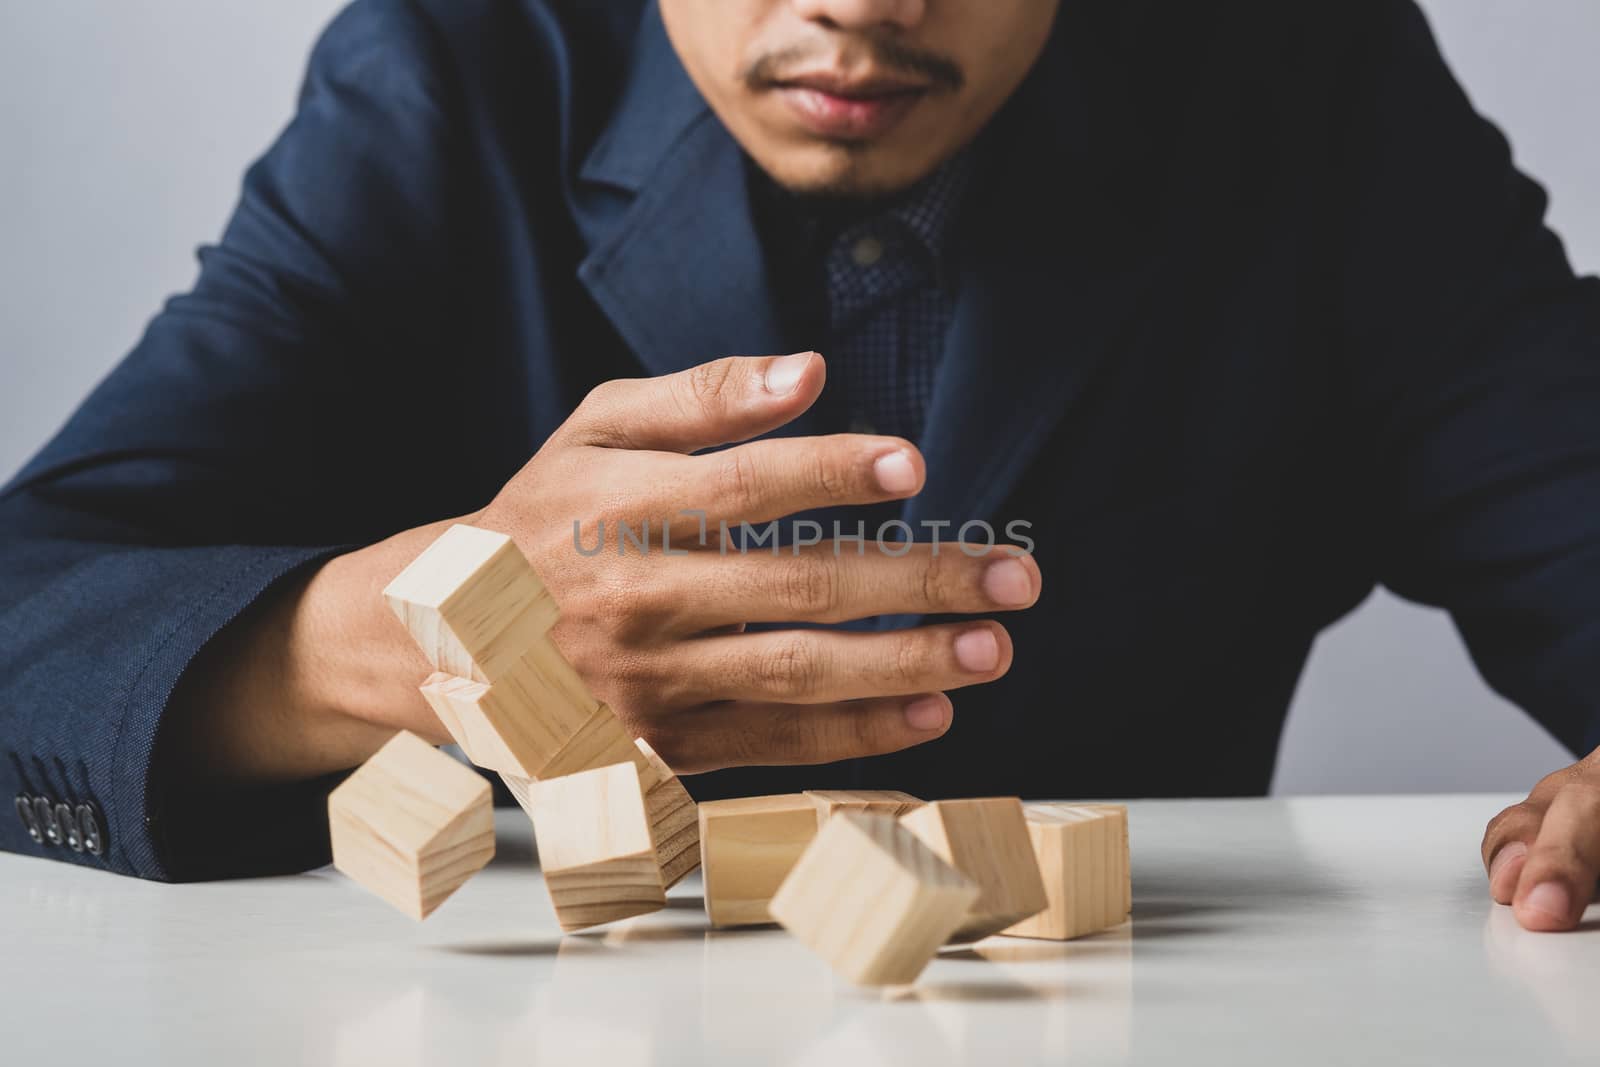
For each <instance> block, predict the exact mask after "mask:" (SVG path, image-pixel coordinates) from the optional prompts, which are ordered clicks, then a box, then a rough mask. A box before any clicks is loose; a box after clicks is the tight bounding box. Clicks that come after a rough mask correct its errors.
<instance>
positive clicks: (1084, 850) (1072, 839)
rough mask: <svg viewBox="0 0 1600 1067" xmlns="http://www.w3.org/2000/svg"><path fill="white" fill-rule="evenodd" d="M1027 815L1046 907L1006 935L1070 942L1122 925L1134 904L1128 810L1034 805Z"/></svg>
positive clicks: (1108, 806) (1116, 806)
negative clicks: (1129, 853)
mask: <svg viewBox="0 0 1600 1067" xmlns="http://www.w3.org/2000/svg"><path fill="white" fill-rule="evenodd" d="M1023 814H1024V817H1025V818H1026V820H1027V825H1028V833H1029V836H1030V837H1031V838H1032V841H1033V850H1034V854H1035V856H1036V857H1037V859H1038V863H1039V873H1040V875H1041V877H1042V878H1043V880H1044V887H1045V897H1046V904H1045V908H1044V910H1043V911H1041V912H1039V914H1037V915H1034V916H1032V917H1030V918H1027V919H1024V920H1022V921H1021V922H1019V923H1017V924H1016V925H1015V926H1011V927H1009V928H1007V929H1006V930H1005V933H1006V934H1008V935H1010V936H1013V937H1039V938H1049V939H1052V940H1058V941H1065V940H1069V939H1071V938H1074V937H1083V936H1084V935H1086V934H1093V933H1098V932H1099V931H1101V930H1106V929H1109V928H1110V927H1113V926H1117V925H1119V924H1120V923H1122V922H1123V920H1125V919H1126V918H1127V917H1128V913H1129V911H1130V910H1131V909H1132V906H1133V882H1132V878H1131V876H1130V872H1129V864H1128V809H1127V808H1125V807H1123V806H1122V805H1120V804H1029V805H1027V806H1026V807H1025V808H1024V809H1023Z"/></svg>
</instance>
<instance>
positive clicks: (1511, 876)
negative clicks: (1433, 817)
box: [1483, 749, 1600, 930]
mask: <svg viewBox="0 0 1600 1067" xmlns="http://www.w3.org/2000/svg"><path fill="white" fill-rule="evenodd" d="M1483 862H1484V866H1485V867H1486V868H1488V871H1489V895H1490V896H1492V897H1494V899H1495V901H1496V903H1499V904H1510V905H1512V907H1514V908H1515V909H1516V915H1517V921H1518V922H1520V923H1521V924H1522V925H1523V926H1525V927H1527V928H1528V929H1529V930H1570V929H1572V928H1573V927H1574V926H1576V925H1577V924H1578V922H1579V921H1580V920H1581V919H1582V918H1583V912H1584V909H1585V908H1587V907H1588V906H1589V902H1590V901H1591V900H1592V899H1594V896H1595V884H1596V880H1597V878H1600V749H1596V750H1595V751H1594V752H1592V753H1590V754H1589V756H1588V758H1587V759H1584V760H1580V761H1579V762H1577V763H1574V764H1573V765H1572V766H1570V767H1566V768H1564V769H1562V770H1559V771H1556V772H1555V773H1553V774H1548V775H1546V776H1545V777H1544V778H1542V779H1540V781H1539V784H1538V785H1536V786H1534V787H1533V792H1531V793H1529V794H1528V799H1527V800H1524V801H1523V802H1522V803H1520V804H1513V805H1512V806H1511V807H1509V808H1507V809H1506V810H1505V811H1502V812H1501V813H1500V814H1499V815H1496V816H1495V817H1494V818H1493V819H1491V820H1490V821H1489V828H1488V829H1487V830H1486V831H1484V835H1483Z"/></svg>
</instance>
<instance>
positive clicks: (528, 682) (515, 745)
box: [422, 637, 601, 778]
mask: <svg viewBox="0 0 1600 1067" xmlns="http://www.w3.org/2000/svg"><path fill="white" fill-rule="evenodd" d="M422 695H423V697H424V698H425V699H426V700H427V701H428V706H429V707H431V708H432V709H433V711H434V713H435V714H436V715H438V717H439V721H440V722H441V723H443V724H444V727H445V729H446V730H448V731H449V732H450V736H451V737H452V738H454V739H455V742H456V744H458V745H460V746H461V750H462V751H463V752H465V753H466V755H467V758H468V759H470V760H471V761H472V762H473V763H476V764H477V765H478V766H480V767H486V768H488V769H490V770H494V771H501V772H503V773H506V774H514V775H517V776H518V777H522V778H534V777H544V776H548V772H546V771H545V768H546V767H547V766H548V765H549V764H550V763H551V762H552V761H554V760H555V759H556V758H557V756H558V755H559V754H560V753H561V751H562V749H563V748H564V747H565V746H566V745H567V744H568V743H569V742H570V741H571V740H572V739H573V737H574V736H575V735H576V734H577V733H578V732H579V731H580V730H582V729H583V727H584V726H585V725H586V724H587V723H588V722H589V720H590V719H591V718H592V717H593V716H594V715H595V713H596V712H598V711H599V710H600V707H601V705H600V701H598V700H597V699H595V697H594V695H593V694H592V693H590V692H589V689H588V687H587V686H586V685H584V683H583V680H582V679H581V678H579V677H578V674H577V672H576V671H574V670H573V669H572V667H571V665H570V664H568V663H567V661H566V660H565V659H564V658H563V657H562V655H561V653H560V651H559V650H558V649H557V648H556V647H555V645H554V644H553V643H552V642H551V641H550V640H549V638H548V637H542V638H539V639H538V640H537V641H535V642H534V644H533V645H532V646H530V647H529V649H528V650H527V651H526V652H525V653H524V654H523V655H522V656H521V657H519V658H518V659H516V660H514V661H512V662H511V663H510V664H509V665H508V666H507V667H506V668H505V670H504V671H503V673H501V674H500V676H499V677H497V678H496V679H495V680H494V682H493V683H484V682H478V681H473V680H472V679H470V678H459V677H456V676H455V675H450V674H445V673H443V672H442V671H441V672H438V673H436V674H433V675H431V676H430V677H429V678H428V679H427V680H426V681H425V682H423V684H422Z"/></svg>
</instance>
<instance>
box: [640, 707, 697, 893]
mask: <svg viewBox="0 0 1600 1067" xmlns="http://www.w3.org/2000/svg"><path fill="white" fill-rule="evenodd" d="M633 744H634V747H635V748H637V749H638V750H639V754H640V755H641V756H643V757H644V762H645V765H644V767H641V768H640V771H639V780H640V782H641V783H643V785H644V790H645V793H644V806H645V811H646V812H647V813H648V814H649V816H650V833H651V836H652V837H654V838H655V842H656V859H657V860H658V861H659V862H660V864H661V883H662V885H664V886H666V888H668V889H671V888H672V887H673V886H675V885H677V884H678V883H679V882H681V881H683V879H684V876H685V875H687V874H689V873H690V872H691V871H693V870H694V869H695V868H696V867H698V866H700V819H699V816H698V813H697V810H696V808H695V803H694V797H692V796H690V795H689V791H688V790H687V789H685V788H684V787H683V783H682V782H681V781H679V780H678V776H677V775H676V774H673V773H672V768H671V767H668V766H667V764H666V761H664V760H663V759H662V758H661V757H660V756H658V755H656V750H655V749H653V748H651V747H650V746H649V745H648V744H647V743H646V742H645V739H644V738H642V737H636V738H634V741H633Z"/></svg>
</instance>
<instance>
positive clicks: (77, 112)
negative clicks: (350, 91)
mask: <svg viewBox="0 0 1600 1067" xmlns="http://www.w3.org/2000/svg"><path fill="white" fill-rule="evenodd" d="M341 2H342V0H144V2H137V3H136V2H132V0H50V2H30V0H0V146H4V149H3V150H4V153H5V155H4V160H3V162H0V471H3V472H4V474H5V476H9V474H10V472H11V471H13V470H15V469H16V468H17V467H18V466H19V465H20V464H21V463H22V462H23V461H24V460H25V459H26V458H27V457H28V456H29V455H30V454H31V453H32V451H33V450H34V449H35V448H37V447H38V446H39V445H40V444H41V443H42V442H43V441H44V440H45V438H46V437H47V436H49V435H50V434H51V433H52V432H53V431H54V430H55V429H56V427H57V426H58V425H59V424H60V422H61V420H62V419H63V418H65V416H66V414H67V413H68V412H69V411H70V410H71V408H72V407H73V405H74V404H76V403H77V401H78V400H79V399H80V398H81V397H82V396H83V394H84V393H85V392H86V391H87V390H88V389H89V388H90V387H91V386H92V385H93V384H94V383H95V381H96V380H98V379H99V377H100V376H101V375H102V374H104V373H105V371H106V370H107V368H108V367H109V366H110V365H111V364H112V363H113V362H115V361H116V360H117V359H118V358H119V357H120V356H121V355H122V354H123V353H124V352H125V351H126V350H127V349H128V348H129V347H130V346H131V345H132V343H133V342H134V341H135V340H136V339H137V337H138V335H139V333H140V331H141V330H142V328H143V325H144V323H145V321H146V320H147V319H148V318H149V317H150V316H151V315H152V314H153V313H154V312H155V310H156V309H157V308H158V307H159V305H160V302H161V300H162V299H164V297H165V296H166V295H168V294H170V293H173V292H176V291H181V290H183V289H185V288H187V287H188V286H189V284H190V283H191V281H192V280H193V277H194V272H195V264H194V257H193V251H194V247H195V246H196V245H197V244H199V243H201V242H203V241H210V240H213V239H214V238H215V237H216V235H217V234H218V233H219V231H220V228H221V226H222V223H223V221H224V219H225V218H226V216H227V213H228V210H229V208H230V207H231V205H232V203H233V199H234V196H235V194H236V191H237V189H238V185H239V179H240V176H241V174H242V173H243V169H244V167H245V166H246V165H247V164H248V162H249V161H250V160H251V159H253V158H254V157H255V156H256V155H257V154H259V153H260V151H261V150H262V149H263V148H264V147H265V146H266V145H267V143H268V142H269V140H270V139H271V138H272V136H273V135H274V134H275V133H276V132H277V130H278V129H279V128H280V127H281V126H282V124H283V122H284V121H285V120H286V118H287V117H288V115H289V114H290V111H291V108H292V105H293V100H294V92H295V89H296V86H297V84H298V81H299V77H300V73H301V70H302V66H303V64H304V61H305V58H306V53H307V49H308V48H309V46H310V44H311V42H312V40H313V39H314V37H315V35H316V33H317V31H318V30H319V29H320V28H321V27H322V25H323V24H324V23H325V22H326V21H327V20H328V18H329V17H330V16H331V15H332V14H333V12H334V11H335V10H337V9H338V8H339V7H340V6H341ZM1424 6H1425V7H1426V8H1427V9H1428V12H1429V14H1430V15H1431V16H1432V18H1433V20H1434V25H1435V28H1436V29H1437V31H1438V33H1439V36H1440V38H1441V40H1442V42H1443V44H1444V48H1445V52H1446V54H1447V55H1448V56H1449V57H1450V59H1451V62H1452V63H1453V65H1454V66H1455V69H1456V71H1457V73H1458V75H1459V76H1460V77H1461V78H1462V80H1463V81H1464V83H1465V84H1466V85H1467V87H1468V89H1469V91H1470V92H1471V94H1472V96H1473V98H1474V100H1475V101H1476V103H1477V105H1478V107H1479V108H1480V109H1481V110H1483V111H1484V112H1486V113H1487V114H1489V115H1490V116H1491V117H1493V118H1494V119H1496V120H1497V121H1498V122H1499V123H1500V124H1501V125H1502V127H1503V128H1505V129H1507V130H1508V131H1509V132H1510V134H1511V137H1512V141H1513V143H1514V145H1515V146H1516V150H1517V157H1518V159H1519V161H1520V162H1521V164H1522V166H1523V167H1524V168H1525V169H1527V170H1529V171H1530V172H1531V173H1533V174H1534V175H1536V176H1537V177H1539V178H1540V179H1541V180H1542V181H1544V182H1545V184H1546V186H1547V187H1548V188H1549V189H1550V190H1551V193H1552V196H1553V201H1554V207H1553V213H1552V217H1553V221H1554V224H1555V226H1556V228H1557V229H1558V230H1559V231H1560V232H1561V233H1562V234H1563V236H1565V237H1566V239H1567V242H1568V248H1569V251H1570V253H1571V255H1572V257H1573V260H1574V262H1575V263H1577V265H1578V266H1579V268H1580V269H1582V270H1584V271H1588V272H1592V271H1594V270H1596V269H1597V268H1600V137H1597V136H1596V125H1595V122H1596V117H1597V116H1596V109H1595V106H1594V103H1593V102H1594V101H1595V100H1600V64H1597V63H1595V62H1594V56H1595V54H1596V49H1597V48H1600V3H1597V2H1596V0H1528V2H1523V3H1514V2H1510V0H1429V2H1427V3H1425V5H1424ZM1566 762H1568V758H1567V757H1566V755H1565V754H1564V752H1563V750H1562V749H1560V747H1559V746H1557V745H1556V744H1555V743H1554V742H1553V741H1551V740H1550V739H1549V738H1548V737H1547V736H1546V735H1545V734H1543V732H1542V731H1540V730H1539V729H1538V728H1537V727H1536V726H1534V725H1533V724H1532V723H1530V722H1529V721H1528V720H1527V719H1526V718H1525V717H1524V716H1523V715H1521V713H1519V712H1518V711H1517V710H1515V709H1514V708H1512V707H1511V706H1509V705H1508V704H1506V703H1505V702H1504V701H1502V700H1500V699H1498V698H1497V697H1496V696H1495V695H1494V694H1492V693H1490V692H1489V691H1488V690H1487V688H1486V687H1485V686H1484V684H1483V683H1482V681H1481V680H1480V679H1479V678H1478V676H1477V674H1476V673H1475V672H1474V671H1473V669H1472V667H1471V665H1470V663H1469V662H1468V660H1467V657H1466V654H1465V652H1464V651H1463V649H1462V647H1461V642H1460V640H1459V639H1458V638H1457V637H1456V634H1455V631H1454V630H1453V629H1452V628H1451V627H1450V625H1449V622H1448V620H1446V619H1445V618H1444V617H1442V616H1441V615H1439V614H1438V613H1436V612H1430V611H1424V610H1421V609H1418V608H1416V607H1413V606H1410V605H1406V604H1403V603H1401V602H1400V601H1398V600H1396V599H1395V598H1393V597H1390V596H1387V595H1385V594H1379V595H1378V596H1376V597H1374V598H1373V599H1372V600H1370V601H1369V602H1368V603H1367V604H1366V605H1365V606H1364V607H1363V608H1362V609H1361V610H1360V611H1358V612H1356V613H1355V614H1354V615H1352V616H1351V617H1350V618H1348V619H1346V620H1345V621H1344V622H1342V623H1340V624H1339V625H1338V626H1336V627H1335V628H1333V629H1332V630H1330V631H1329V632H1328V633H1327V634H1326V635H1325V636H1324V637H1323V638H1322V640H1321V642H1320V643H1319V644H1318V646H1317V650H1316V654H1315V656H1314V657H1313V660H1312V663H1311V667H1310V669H1309V671H1308V672H1307V674H1306V677H1305V680H1304V682H1303V683H1302V685H1301V688H1300V692H1299V695H1298V697H1297V699H1296V701H1295V705H1294V710H1293V712H1292V714H1291V716H1290V720H1289V728H1288V731H1287V733H1286V736H1285V738H1284V743H1283V750H1282V754H1281V758H1280V762H1279V769H1278V776H1277V781H1276V788H1277V790H1278V791H1279V792H1291V793H1303V792H1366V791H1392V792H1425V791H1442V790H1499V789H1507V790H1515V789H1524V790H1525V789H1527V788H1528V787H1529V786H1531V785H1532V784H1533V782H1534V780H1535V779H1536V778H1537V777H1539V776H1540V775H1542V774H1543V773H1545V772H1546V771H1549V770H1551V769H1553V768H1555V767H1557V766H1560V765H1561V764H1563V763H1566Z"/></svg>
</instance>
